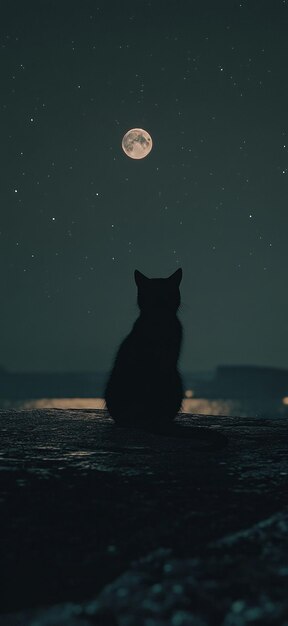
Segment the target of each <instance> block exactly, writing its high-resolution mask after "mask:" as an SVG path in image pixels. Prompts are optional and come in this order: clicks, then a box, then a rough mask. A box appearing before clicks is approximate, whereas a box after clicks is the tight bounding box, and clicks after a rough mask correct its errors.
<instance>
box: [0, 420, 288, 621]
mask: <svg viewBox="0 0 288 626" xmlns="http://www.w3.org/2000/svg"><path fill="white" fill-rule="evenodd" d="M0 428H1V455H0V506H1V511H0V524H1V554H0V562H1V578H2V580H1V583H0V589H1V613H2V615H1V616H0V625H1V626H2V624H3V625H5V626H6V624H7V626H16V625H17V626H18V625H19V626H36V625H37V626H48V625H49V626H61V625H62V624H63V625H64V624H65V626H68V625H69V626H74V624H75V626H76V625H77V626H87V625H91V624H94V625H95V624H97V626H110V625H111V626H113V625H114V626H115V625H119V626H162V625H163V626H164V624H165V625H166V624H167V625H168V624H169V625H170V624H171V625H172V626H217V624H219V625H220V624H221V625H222V626H242V625H243V626H244V625H247V626H248V624H249V625H251V624H252V625H253V624H255V625H256V624H257V625H258V624H259V626H260V625H261V626H262V624H264V625H266V624H267V626H268V624H269V625H270V624H273V626H274V624H276V625H279V626H288V617H287V616H288V604H287V599H286V598H287V588H288V584H287V583H288V556H287V555H288V532H287V531H288V510H287V507H286V502H287V491H288V490H287V476H288V464H287V448H288V442H287V420H286V419H285V418H283V419H273V417H271V419H257V418H230V417H219V416H217V417H212V416H211V417H210V416H198V415H184V414H182V415H179V417H178V418H177V427H175V429H174V430H172V431H171V432H170V433H158V434H157V433H152V432H145V431H143V430H136V429H126V428H117V427H115V425H114V424H113V422H112V420H110V419H109V417H108V416H107V414H106V413H105V411H100V410H99V411H92V410H90V411H89V410H86V411H67V410H66V411H61V410H42V411H1V412H0Z"/></svg>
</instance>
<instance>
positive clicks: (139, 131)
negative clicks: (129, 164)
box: [122, 128, 153, 159]
mask: <svg viewBox="0 0 288 626" xmlns="http://www.w3.org/2000/svg"><path fill="white" fill-rule="evenodd" d="M152 145H153V142H152V138H151V136H150V135H149V133H147V131H146V130H143V128H131V130H128V131H127V133H125V135H124V137H123V139H122V148H123V150H124V152H125V154H127V156H128V157H130V158H131V159H144V157H146V156H147V154H149V152H151V150H152Z"/></svg>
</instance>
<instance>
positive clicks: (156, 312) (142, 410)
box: [104, 268, 183, 427]
mask: <svg viewBox="0 0 288 626" xmlns="http://www.w3.org/2000/svg"><path fill="white" fill-rule="evenodd" d="M134 277H135V282H136V285H137V287H138V297H137V303H138V306H139V309H140V315H139V317H138V318H137V320H136V322H135V323H134V326H133V328H132V330H131V332H130V333H129V335H128V336H127V337H126V338H125V339H124V341H123V342H122V344H121V345H120V348H119V350H118V352H117V355H116V358H115V362H114V365H113V368H112V370H111V373H110V375H109V377H108V381H107V385H106V389H105V393H104V398H105V402H106V407H107V409H108V411H109V414H110V416H111V417H112V418H113V419H114V421H115V422H116V423H117V424H118V425H130V426H139V425H140V426H144V427H145V426H150V427H151V426H154V427H157V425H158V426H165V425H166V424H169V423H171V422H172V421H173V419H174V418H175V416H176V415H177V412H178V411H179V409H180V407H181V403H182V398H183V386H182V380H181V376H180V374H179V372H178V369H177V361H178V358H179V355H180V349H181V343H182V325H181V322H180V321H179V319H178V317H177V310H178V308H179V306H180V291H179V285H180V282H181V279H182V269H181V268H180V269H178V270H177V271H176V272H174V274H172V275H171V276H169V278H147V277H146V276H144V274H142V273H141V272H139V271H138V270H135V272H134Z"/></svg>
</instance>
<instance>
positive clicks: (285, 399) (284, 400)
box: [282, 396, 288, 406]
mask: <svg viewBox="0 0 288 626" xmlns="http://www.w3.org/2000/svg"><path fill="white" fill-rule="evenodd" d="M282 403H283V404H285V406H288V396H285V398H282Z"/></svg>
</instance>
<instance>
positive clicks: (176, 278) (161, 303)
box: [134, 268, 182, 313]
mask: <svg viewBox="0 0 288 626" xmlns="http://www.w3.org/2000/svg"><path fill="white" fill-rule="evenodd" d="M134 277H135V282H136V285H137V287H138V298H137V302H138V306H139V308H140V310H141V311H143V312H145V313H155V312H160V313H161V312H163V313H164V312H166V313H168V312H170V313H176V311H177V309H178V308H179V306H180V291H179V285H180V283H181V279H182V269H181V268H179V269H178V270H176V272H174V274H172V275H171V276H169V277H168V278H147V276H144V274H142V273H141V272H139V271H138V270H135V272H134Z"/></svg>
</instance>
